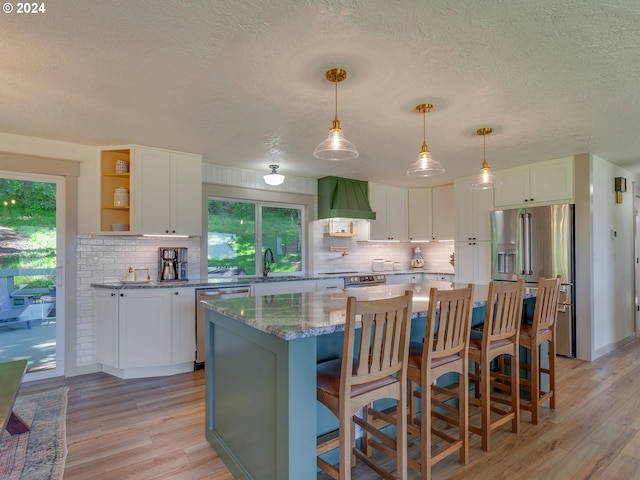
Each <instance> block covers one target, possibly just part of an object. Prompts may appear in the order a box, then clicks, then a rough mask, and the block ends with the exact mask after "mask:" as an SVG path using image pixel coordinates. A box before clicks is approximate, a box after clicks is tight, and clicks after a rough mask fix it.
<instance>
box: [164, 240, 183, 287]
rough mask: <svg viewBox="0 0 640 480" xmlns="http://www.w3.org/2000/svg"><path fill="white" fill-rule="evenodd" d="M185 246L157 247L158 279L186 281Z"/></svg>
mask: <svg viewBox="0 0 640 480" xmlns="http://www.w3.org/2000/svg"><path fill="white" fill-rule="evenodd" d="M187 251H188V249H187V248H183V247H180V248H178V247H169V248H167V247H160V248H158V281H160V282H174V281H181V282H185V281H187V280H188V279H187V258H188V257H187Z"/></svg>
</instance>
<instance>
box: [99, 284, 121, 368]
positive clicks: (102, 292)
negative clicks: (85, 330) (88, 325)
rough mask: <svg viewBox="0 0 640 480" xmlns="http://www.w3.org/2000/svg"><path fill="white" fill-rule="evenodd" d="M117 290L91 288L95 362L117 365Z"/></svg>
mask: <svg viewBox="0 0 640 480" xmlns="http://www.w3.org/2000/svg"><path fill="white" fill-rule="evenodd" d="M118 303H119V302H118V291H117V290H107V289H103V288H96V289H94V290H93V325H94V327H93V328H94V337H93V338H94V351H95V352H96V353H95V355H96V362H98V363H102V364H104V365H109V366H112V367H116V368H117V367H118V364H119V362H118Z"/></svg>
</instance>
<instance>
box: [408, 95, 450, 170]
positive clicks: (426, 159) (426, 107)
mask: <svg viewBox="0 0 640 480" xmlns="http://www.w3.org/2000/svg"><path fill="white" fill-rule="evenodd" d="M431 110H433V105H431V104H430V103H421V104H420V105H418V106H417V107H416V112H418V113H422V128H423V140H422V149H421V150H420V156H419V157H418V160H416V161H415V162H414V163H413V164H412V165H411V167H409V170H407V175H408V176H410V177H431V176H434V175H440V174H441V173H444V167H443V166H442V165H441V164H440V162H437V161H436V160H434V159H433V158H432V157H431V152H429V147H428V146H427V112H430V111H431Z"/></svg>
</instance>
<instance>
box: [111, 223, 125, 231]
mask: <svg viewBox="0 0 640 480" xmlns="http://www.w3.org/2000/svg"><path fill="white" fill-rule="evenodd" d="M111 230H112V231H114V232H126V231H127V230H129V225H128V224H126V223H112V224H111Z"/></svg>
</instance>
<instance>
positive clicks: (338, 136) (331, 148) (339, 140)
mask: <svg viewBox="0 0 640 480" xmlns="http://www.w3.org/2000/svg"><path fill="white" fill-rule="evenodd" d="M326 76H327V80H329V81H330V82H334V83H335V84H336V117H335V119H334V120H333V126H332V127H331V131H330V132H329V137H328V138H327V139H326V140H324V141H322V142H320V144H319V145H318V146H317V147H316V149H315V150H314V151H313V156H314V157H316V158H319V159H320V160H351V159H352V158H356V157H357V156H358V150H357V149H356V146H355V145H354V144H353V143H351V142H350V141H349V140H347V139H346V138H344V135H343V134H342V129H341V128H340V120H338V83H339V82H342V81H343V80H344V79H345V78H347V72H346V71H345V70H342V69H341V68H333V69H331V70H329V71H328V72H327V75H326Z"/></svg>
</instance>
